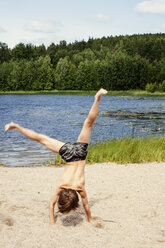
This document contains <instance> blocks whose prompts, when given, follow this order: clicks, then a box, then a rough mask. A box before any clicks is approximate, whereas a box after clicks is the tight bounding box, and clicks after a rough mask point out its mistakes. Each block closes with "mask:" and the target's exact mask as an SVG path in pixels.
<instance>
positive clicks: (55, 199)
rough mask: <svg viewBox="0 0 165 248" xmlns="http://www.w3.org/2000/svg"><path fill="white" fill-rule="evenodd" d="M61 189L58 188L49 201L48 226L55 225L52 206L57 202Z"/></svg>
mask: <svg viewBox="0 0 165 248" xmlns="http://www.w3.org/2000/svg"><path fill="white" fill-rule="evenodd" d="M60 191H61V189H60V188H59V187H58V188H57V189H56V191H55V192H54V194H53V196H52V197H51V199H50V202H49V219H50V224H51V225H54V224H55V220H54V218H55V216H54V206H55V204H56V202H57V200H58V197H59V194H60Z"/></svg>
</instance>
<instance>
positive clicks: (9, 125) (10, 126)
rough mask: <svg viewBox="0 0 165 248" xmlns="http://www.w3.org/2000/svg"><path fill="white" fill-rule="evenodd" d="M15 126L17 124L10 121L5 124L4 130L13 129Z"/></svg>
mask: <svg viewBox="0 0 165 248" xmlns="http://www.w3.org/2000/svg"><path fill="white" fill-rule="evenodd" d="M16 127H17V124H15V123H14V122H10V123H9V124H6V125H5V131H6V132H7V131H9V130H11V129H15V128H16Z"/></svg>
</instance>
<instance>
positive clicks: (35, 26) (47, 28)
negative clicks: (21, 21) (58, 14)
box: [26, 21, 59, 33]
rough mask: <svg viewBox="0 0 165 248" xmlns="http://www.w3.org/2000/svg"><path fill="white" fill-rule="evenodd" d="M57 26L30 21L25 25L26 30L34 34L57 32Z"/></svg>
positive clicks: (45, 22)
mask: <svg viewBox="0 0 165 248" xmlns="http://www.w3.org/2000/svg"><path fill="white" fill-rule="evenodd" d="M58 26H59V24H57V23H55V22H50V21H42V22H41V21H32V22H30V23H29V24H27V25H26V29H27V30H29V31H31V32H35V33H54V32H56V31H58Z"/></svg>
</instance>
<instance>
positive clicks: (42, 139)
mask: <svg viewBox="0 0 165 248" xmlns="http://www.w3.org/2000/svg"><path fill="white" fill-rule="evenodd" d="M39 142H40V143H41V144H43V145H45V146H46V144H47V143H48V139H47V136H46V135H44V134H39Z"/></svg>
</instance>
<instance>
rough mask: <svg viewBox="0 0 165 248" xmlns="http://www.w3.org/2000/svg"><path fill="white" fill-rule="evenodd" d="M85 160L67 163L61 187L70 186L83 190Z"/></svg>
mask: <svg viewBox="0 0 165 248" xmlns="http://www.w3.org/2000/svg"><path fill="white" fill-rule="evenodd" d="M84 169H85V160H82V161H75V162H70V163H66V166H65V169H64V173H63V176H62V177H61V181H60V188H70V189H74V190H76V191H81V190H82V189H83V188H84V185H85V177H84Z"/></svg>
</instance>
